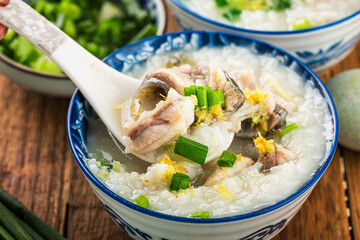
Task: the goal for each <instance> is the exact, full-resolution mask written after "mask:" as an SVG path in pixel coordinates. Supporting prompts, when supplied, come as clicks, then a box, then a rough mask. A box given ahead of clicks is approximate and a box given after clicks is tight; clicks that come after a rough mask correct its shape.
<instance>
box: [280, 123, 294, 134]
mask: <svg viewBox="0 0 360 240" xmlns="http://www.w3.org/2000/svg"><path fill="white" fill-rule="evenodd" d="M297 128H298V126H297V124H296V123H292V124H290V125H287V126H286V127H285V128H284V129H283V130H282V131H281V132H280V137H283V136H284V135H285V134H287V133H288V132H290V131H292V130H294V129H297Z"/></svg>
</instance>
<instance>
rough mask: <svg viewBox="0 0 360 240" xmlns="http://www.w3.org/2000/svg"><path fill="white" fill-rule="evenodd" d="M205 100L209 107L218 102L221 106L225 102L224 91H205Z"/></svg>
mask: <svg viewBox="0 0 360 240" xmlns="http://www.w3.org/2000/svg"><path fill="white" fill-rule="evenodd" d="M207 100H208V107H209V108H211V107H212V106H215V105H218V104H220V106H221V105H223V104H224V103H225V98H224V92H223V91H212V92H207Z"/></svg>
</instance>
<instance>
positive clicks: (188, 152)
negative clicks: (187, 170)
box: [174, 135, 208, 165]
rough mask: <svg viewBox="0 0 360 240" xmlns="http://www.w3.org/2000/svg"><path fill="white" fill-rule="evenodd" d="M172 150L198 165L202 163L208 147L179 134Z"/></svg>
mask: <svg viewBox="0 0 360 240" xmlns="http://www.w3.org/2000/svg"><path fill="white" fill-rule="evenodd" d="M174 152H175V153H176V154H179V155H180V156H182V157H185V158H187V159H190V160H191V161H194V162H196V163H198V164H200V165H204V163H205V159H206V155H207V153H208V147H207V146H205V145H203V144H201V143H198V142H195V141H193V140H191V139H188V138H185V137H183V136H180V135H179V137H178V139H177V141H176V144H175V149H174Z"/></svg>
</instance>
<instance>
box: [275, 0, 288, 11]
mask: <svg viewBox="0 0 360 240" xmlns="http://www.w3.org/2000/svg"><path fill="white" fill-rule="evenodd" d="M271 8H272V9H274V10H275V11H284V10H285V9H287V8H291V0H272V7H271Z"/></svg>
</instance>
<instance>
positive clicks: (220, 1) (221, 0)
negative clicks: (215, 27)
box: [215, 0, 229, 7]
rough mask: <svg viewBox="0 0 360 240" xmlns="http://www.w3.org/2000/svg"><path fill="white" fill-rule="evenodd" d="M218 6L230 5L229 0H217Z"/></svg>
mask: <svg viewBox="0 0 360 240" xmlns="http://www.w3.org/2000/svg"><path fill="white" fill-rule="evenodd" d="M215 3H216V6H218V7H225V6H227V5H229V2H228V0H215Z"/></svg>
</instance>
